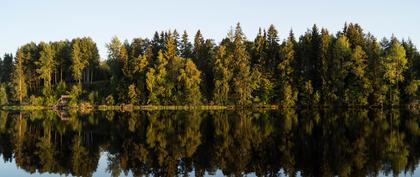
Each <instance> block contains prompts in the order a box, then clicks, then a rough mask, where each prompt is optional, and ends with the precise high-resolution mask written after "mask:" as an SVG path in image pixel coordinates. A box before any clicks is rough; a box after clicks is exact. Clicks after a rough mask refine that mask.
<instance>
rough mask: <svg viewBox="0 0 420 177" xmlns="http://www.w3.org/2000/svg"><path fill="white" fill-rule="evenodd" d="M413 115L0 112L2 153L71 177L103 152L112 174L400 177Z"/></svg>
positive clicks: (410, 164)
mask: <svg viewBox="0 0 420 177" xmlns="http://www.w3.org/2000/svg"><path fill="white" fill-rule="evenodd" d="M61 114H64V117H65V118H64V119H63V115H61ZM419 122H420V120H419V114H418V113H413V112H409V111H406V110H397V109H394V110H372V109H370V110H363V109H354V110H293V109H285V110H278V111H244V110H243V111H142V112H113V111H102V112H92V113H89V114H80V113H77V112H67V113H58V114H57V112H54V111H38V112H37V111H33V112H0V154H1V156H2V158H3V159H4V160H5V161H7V162H14V163H15V165H16V166H17V167H19V168H21V169H24V170H25V171H26V172H27V173H35V172H39V173H47V172H48V173H55V174H62V175H73V176H92V175H93V173H94V172H95V171H96V170H97V168H98V163H99V159H100V157H101V154H103V152H106V154H107V157H106V163H107V164H106V166H107V167H106V168H107V169H106V171H107V173H108V175H111V176H119V175H122V174H128V173H131V174H133V176H141V175H154V176H183V175H188V174H190V175H191V174H193V175H194V176H203V175H205V174H210V175H212V174H215V173H216V171H219V170H220V171H221V172H222V173H223V174H224V175H229V176H243V175H245V174H255V175H256V176H280V175H286V176H378V175H380V174H382V173H384V174H386V175H394V176H397V175H400V174H405V173H408V174H411V173H413V172H414V171H415V170H416V166H417V164H418V163H419V157H420V154H419V150H420V149H419V148H418V147H420V142H419V140H420V139H419V135H420V129H419ZM298 174H299V175H298Z"/></svg>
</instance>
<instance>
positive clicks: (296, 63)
mask: <svg viewBox="0 0 420 177" xmlns="http://www.w3.org/2000/svg"><path fill="white" fill-rule="evenodd" d="M279 35H280V34H279V31H278V30H277V29H276V27H275V26H273V25H271V26H269V28H268V29H261V28H260V29H259V30H258V33H257V35H256V37H255V39H253V40H250V39H247V38H246V36H245V35H244V33H243V31H242V29H241V26H240V24H239V23H238V24H237V25H236V27H235V28H232V29H230V30H229V32H228V33H227V35H226V37H225V38H224V39H223V40H221V41H220V42H216V41H214V40H212V39H206V38H205V37H204V35H203V34H202V33H201V32H200V30H198V31H197V32H196V33H195V36H194V38H193V41H190V40H189V38H190V37H189V35H188V34H187V32H186V31H184V32H183V33H182V34H180V33H179V32H178V31H176V30H173V31H171V30H169V31H162V32H156V33H155V34H154V36H153V38H152V39H148V38H134V39H132V40H131V42H129V41H128V40H124V41H121V40H120V39H119V38H117V37H114V38H112V40H111V41H110V42H109V43H107V44H106V47H107V49H108V56H107V58H106V59H100V55H99V53H98V48H97V44H96V43H95V42H94V41H93V40H92V39H91V38H90V37H82V38H74V39H71V40H68V39H65V40H62V41H49V42H39V43H34V42H30V43H27V44H24V45H22V46H20V47H19V48H18V49H17V51H16V54H15V55H13V54H10V53H6V54H5V55H4V57H3V58H2V59H1V60H0V61H1V63H0V82H1V86H0V105H43V106H50V105H53V104H55V103H56V101H57V100H58V99H59V98H60V96H61V95H69V96H70V97H71V101H70V103H69V105H78V104H81V103H89V104H91V105H119V104H132V105H236V106H250V105H259V106H264V105H278V106H280V107H332V106H338V107H368V106H369V107H371V106H373V107H387V106H392V107H394V106H402V105H409V104H410V105H411V104H418V101H417V100H418V99H419V89H418V86H419V85H420V53H419V51H418V50H417V49H416V47H415V45H414V44H413V42H412V41H411V40H400V39H398V38H397V37H396V36H394V35H393V36H391V37H390V38H383V39H377V38H376V37H374V35H372V34H371V33H368V32H365V31H364V30H363V29H362V27H361V26H360V25H358V24H356V23H349V24H347V23H346V24H345V25H344V27H343V29H342V31H338V32H336V33H335V34H334V33H331V32H329V31H328V30H327V29H325V28H319V27H317V26H316V25H314V26H313V27H312V28H309V29H308V30H307V31H306V32H305V33H304V34H303V35H301V36H299V37H295V36H294V33H293V31H292V30H291V31H290V32H286V33H284V36H287V37H286V38H285V39H280V37H279Z"/></svg>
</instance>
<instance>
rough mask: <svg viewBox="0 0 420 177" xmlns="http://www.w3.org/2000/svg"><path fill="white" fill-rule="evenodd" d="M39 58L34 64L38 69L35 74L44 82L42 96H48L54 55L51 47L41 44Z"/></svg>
mask: <svg viewBox="0 0 420 177" xmlns="http://www.w3.org/2000/svg"><path fill="white" fill-rule="evenodd" d="M39 48H40V58H39V59H38V61H37V62H36V65H37V66H38V69H37V70H36V72H37V73H38V74H39V77H40V78H41V79H42V80H43V81H44V95H45V96H48V94H49V92H50V89H51V76H52V73H53V71H54V67H55V64H54V60H53V59H54V58H53V57H54V53H53V50H52V48H51V45H49V44H47V43H44V42H41V43H40V44H39Z"/></svg>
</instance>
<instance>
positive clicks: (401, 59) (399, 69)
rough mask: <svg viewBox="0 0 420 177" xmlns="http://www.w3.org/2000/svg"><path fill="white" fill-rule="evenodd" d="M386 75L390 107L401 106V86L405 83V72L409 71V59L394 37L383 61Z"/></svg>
mask: <svg viewBox="0 0 420 177" xmlns="http://www.w3.org/2000/svg"><path fill="white" fill-rule="evenodd" d="M382 65H383V66H384V69H385V73H384V76H383V77H384V79H385V81H386V82H387V84H388V87H389V88H388V91H389V103H388V104H389V105H394V104H399V86H398V84H399V83H400V82H402V81H404V75H403V73H404V71H405V70H406V69H407V57H406V53H405V49H404V47H403V46H402V45H401V43H400V42H399V41H398V40H397V39H396V38H395V37H393V38H392V40H391V43H390V46H389V47H388V48H387V49H385V55H384V58H383V60H382Z"/></svg>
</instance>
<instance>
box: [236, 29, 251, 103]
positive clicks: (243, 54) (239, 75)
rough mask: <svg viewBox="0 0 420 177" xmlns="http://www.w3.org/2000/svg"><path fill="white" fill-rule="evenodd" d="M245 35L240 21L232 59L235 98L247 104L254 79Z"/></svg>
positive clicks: (237, 101)
mask: <svg viewBox="0 0 420 177" xmlns="http://www.w3.org/2000/svg"><path fill="white" fill-rule="evenodd" d="M244 42H245V36H244V34H243V32H242V28H241V26H240V24H239V23H238V24H237V26H236V30H235V34H234V39H233V46H232V51H231V52H232V61H233V71H234V76H233V87H232V88H233V89H232V91H233V95H232V96H233V100H236V101H235V102H236V103H237V104H239V105H245V104H247V103H248V101H250V99H251V96H252V95H251V93H252V88H251V85H252V80H251V71H250V58H249V55H248V52H247V51H246V48H245V44H244Z"/></svg>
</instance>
